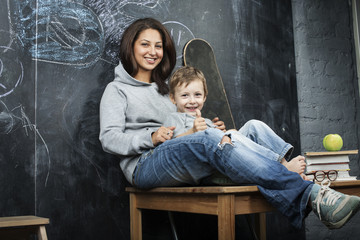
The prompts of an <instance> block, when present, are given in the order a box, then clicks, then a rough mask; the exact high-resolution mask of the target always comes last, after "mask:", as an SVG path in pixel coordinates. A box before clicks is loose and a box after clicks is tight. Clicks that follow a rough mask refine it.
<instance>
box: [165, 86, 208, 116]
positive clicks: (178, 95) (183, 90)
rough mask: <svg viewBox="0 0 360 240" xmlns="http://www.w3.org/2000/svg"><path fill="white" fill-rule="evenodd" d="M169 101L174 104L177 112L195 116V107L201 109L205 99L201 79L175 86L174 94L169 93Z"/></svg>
mask: <svg viewBox="0 0 360 240" xmlns="http://www.w3.org/2000/svg"><path fill="white" fill-rule="evenodd" d="M170 99H171V101H172V102H173V103H174V104H175V105H176V107H177V111H178V112H184V113H187V114H189V115H192V116H194V117H196V109H199V110H200V111H201V109H202V108H203V106H204V102H205V100H206V97H205V93H204V86H203V83H202V82H201V80H195V81H192V82H190V83H189V85H187V86H185V84H182V85H180V86H176V88H175V94H174V95H170Z"/></svg>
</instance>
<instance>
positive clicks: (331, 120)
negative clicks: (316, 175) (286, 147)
mask: <svg viewBox="0 0 360 240" xmlns="http://www.w3.org/2000/svg"><path fill="white" fill-rule="evenodd" d="M292 8H293V25H294V44H295V59H296V60H295V61H296V77H297V87H298V101H299V123H300V139H301V152H302V153H304V152H306V151H324V148H323V146H322V139H323V137H324V136H325V135H326V134H328V133H338V134H340V135H341V136H342V137H343V140H344V147H343V150H351V149H359V119H360V118H359V113H358V110H357V109H359V97H358V96H359V91H358V83H357V74H356V62H355V52H354V51H355V49H354V41H353V29H352V15H351V14H352V11H351V1H344V0H316V1H314V0H292ZM358 163H359V156H354V157H351V163H350V168H351V175H357V176H359V175H360V169H359V164H358ZM359 222H360V214H358V215H357V216H355V217H354V219H353V220H352V221H351V222H349V224H347V225H346V226H345V227H344V228H342V229H340V230H335V231H330V230H328V229H327V228H326V227H325V226H324V225H322V223H321V222H320V221H319V220H318V219H317V217H316V216H315V215H314V214H310V215H309V217H308V218H307V219H306V237H307V239H308V240H309V239H314V240H315V239H316V240H320V239H356V238H358V236H359V234H360V229H359V227H358V224H355V223H359Z"/></svg>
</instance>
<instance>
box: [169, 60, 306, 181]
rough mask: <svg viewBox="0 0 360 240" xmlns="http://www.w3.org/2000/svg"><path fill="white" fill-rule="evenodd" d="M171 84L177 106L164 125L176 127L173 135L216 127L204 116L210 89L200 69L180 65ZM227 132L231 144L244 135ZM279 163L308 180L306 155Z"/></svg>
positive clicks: (177, 135) (171, 93)
mask: <svg viewBox="0 0 360 240" xmlns="http://www.w3.org/2000/svg"><path fill="white" fill-rule="evenodd" d="M169 85H170V99H171V101H172V102H173V103H174V104H175V105H176V107H177V112H176V113H172V114H170V115H169V116H168V118H167V119H166V121H165V122H164V126H175V129H174V130H173V137H181V136H185V135H189V134H193V133H196V132H199V131H204V130H206V129H207V128H208V127H209V128H215V127H216V126H215V125H214V124H213V123H212V121H211V120H210V119H207V118H203V117H202V116H201V110H202V108H203V106H204V103H205V101H206V96H207V94H208V90H207V85H206V79H205V76H204V74H203V73H202V72H201V71H200V70H199V69H196V68H194V67H190V66H185V67H182V68H179V69H178V70H177V71H175V73H174V74H173V75H172V76H171V78H170V83H169ZM225 135H228V136H229V137H228V138H226V139H225V141H226V142H228V143H231V140H232V141H241V138H244V136H243V135H241V133H240V132H238V131H237V130H236V129H231V130H228V131H226V133H225ZM230 135H231V139H230ZM289 155H290V154H289ZM280 163H281V164H283V165H284V166H285V167H286V168H287V169H288V170H289V171H293V172H296V173H299V174H300V175H301V177H302V178H303V179H305V180H308V178H307V176H306V175H305V174H304V171H305V167H306V163H305V158H304V157H303V156H298V157H296V158H294V159H292V160H291V161H289V162H288V161H287V160H285V158H283V159H281V160H280Z"/></svg>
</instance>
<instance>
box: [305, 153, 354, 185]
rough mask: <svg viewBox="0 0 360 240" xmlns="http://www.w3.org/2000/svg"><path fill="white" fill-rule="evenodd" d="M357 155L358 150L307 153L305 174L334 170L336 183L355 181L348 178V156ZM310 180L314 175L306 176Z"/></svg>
mask: <svg viewBox="0 0 360 240" xmlns="http://www.w3.org/2000/svg"><path fill="white" fill-rule="evenodd" d="M350 154H358V150H349V151H334V152H307V153H305V157H306V172H305V173H306V174H310V173H314V172H316V171H325V172H326V171H329V170H336V171H337V172H338V177H337V179H336V181H349V180H356V177H354V176H350V174H349V171H350V166H349V162H350V160H349V155H350ZM308 177H309V178H310V179H311V180H312V179H313V177H314V175H308Z"/></svg>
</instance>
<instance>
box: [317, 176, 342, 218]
mask: <svg viewBox="0 0 360 240" xmlns="http://www.w3.org/2000/svg"><path fill="white" fill-rule="evenodd" d="M329 186H330V181H329V180H327V179H326V180H324V181H322V182H321V188H320V190H319V192H318V195H317V196H316V199H315V201H314V202H315V203H316V211H317V212H318V215H319V218H320V220H321V214H320V204H324V205H326V206H333V205H335V203H336V202H337V200H339V199H340V198H341V194H340V193H338V192H336V191H334V190H332V189H331V188H329ZM324 199H326V201H324Z"/></svg>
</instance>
